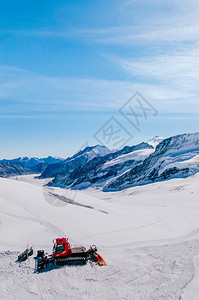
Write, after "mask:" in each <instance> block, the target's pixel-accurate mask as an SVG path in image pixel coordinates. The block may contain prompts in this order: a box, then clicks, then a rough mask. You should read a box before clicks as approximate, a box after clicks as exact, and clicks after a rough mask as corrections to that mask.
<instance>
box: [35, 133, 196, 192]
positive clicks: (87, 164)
mask: <svg viewBox="0 0 199 300" xmlns="http://www.w3.org/2000/svg"><path fill="white" fill-rule="evenodd" d="M96 147H99V146H94V147H90V148H85V149H84V150H83V151H80V152H79V153H77V154H76V155H75V156H73V157H70V158H68V159H67V160H65V161H62V162H60V163H58V164H53V165H50V166H48V167H47V168H46V170H45V171H44V172H43V173H42V174H41V177H40V178H47V177H49V178H53V179H52V181H51V182H50V183H49V185H53V186H60V187H68V188H73V189H84V188H88V187H96V188H98V187H100V188H102V189H103V191H117V190H121V189H125V188H128V187H132V186H137V185H143V184H147V183H152V182H156V181H162V180H168V179H171V178H177V177H188V176H190V175H193V174H196V173H198V172H199V133H193V134H182V135H177V136H173V137H170V138H167V139H163V138H161V137H155V138H154V139H152V140H150V141H148V142H147V143H140V144H138V145H134V146H126V147H124V148H123V149H121V150H118V151H114V152H110V153H108V154H106V151H104V152H103V155H100V154H99V155H96V156H95V157H93V156H91V154H90V152H91V153H93V151H94V150H95V149H96ZM101 147H103V146H101ZM104 150H105V147H104ZM90 157H92V159H91V158H90Z"/></svg>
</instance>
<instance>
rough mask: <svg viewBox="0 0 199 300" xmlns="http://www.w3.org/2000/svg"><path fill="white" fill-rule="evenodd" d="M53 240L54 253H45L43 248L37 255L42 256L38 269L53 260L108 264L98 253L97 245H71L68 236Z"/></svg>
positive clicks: (58, 261) (59, 263)
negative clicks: (87, 247) (87, 246)
mask: <svg viewBox="0 0 199 300" xmlns="http://www.w3.org/2000/svg"><path fill="white" fill-rule="evenodd" d="M53 242H54V246H53V254H51V255H44V251H43V250H39V251H38V254H39V255H37V256H39V257H40V258H41V259H40V261H39V262H38V267H37V269H38V270H41V269H44V268H46V267H47V264H48V263H50V262H53V261H54V262H55V265H65V264H86V263H87V261H91V262H94V263H96V264H97V265H99V266H105V265H106V263H105V261H104V259H103V258H102V257H101V255H99V254H98V253H97V247H96V246H95V245H93V246H91V247H90V249H88V250H86V248H85V247H71V245H70V243H69V242H68V239H66V238H57V239H56V240H54V241H53ZM41 253H42V254H43V255H41Z"/></svg>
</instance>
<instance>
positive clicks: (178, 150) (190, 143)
mask: <svg viewBox="0 0 199 300" xmlns="http://www.w3.org/2000/svg"><path fill="white" fill-rule="evenodd" d="M198 172H199V133H193V134H182V135H177V136H173V137H170V138H168V139H165V140H163V141H162V142H160V143H159V144H158V145H157V147H156V149H155V152H154V153H152V154H151V155H150V156H149V157H148V158H146V159H145V160H144V161H143V163H142V164H140V165H138V166H135V167H134V168H131V170H129V172H126V173H125V174H122V175H121V176H119V177H116V178H114V179H113V180H112V181H110V182H107V184H106V185H105V186H104V191H111V190H119V189H124V188H128V187H131V186H136V185H142V184H147V183H151V182H155V181H161V180H166V179H170V178H177V177H188V176H191V175H193V174H196V173H198Z"/></svg>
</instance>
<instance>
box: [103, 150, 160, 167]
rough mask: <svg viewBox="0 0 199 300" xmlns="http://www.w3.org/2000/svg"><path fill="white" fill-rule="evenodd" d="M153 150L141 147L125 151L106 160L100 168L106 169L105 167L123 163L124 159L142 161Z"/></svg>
mask: <svg viewBox="0 0 199 300" xmlns="http://www.w3.org/2000/svg"><path fill="white" fill-rule="evenodd" d="M153 152H154V149H141V150H136V151H133V152H130V153H127V154H123V155H120V156H118V157H117V158H115V159H112V160H110V161H108V162H106V163H105V164H104V165H103V166H102V169H106V168H107V167H110V166H113V165H117V164H121V163H124V162H125V161H128V160H135V161H143V160H144V159H145V158H147V157H148V156H149V155H150V154H152V153H153Z"/></svg>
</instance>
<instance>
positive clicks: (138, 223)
mask: <svg viewBox="0 0 199 300" xmlns="http://www.w3.org/2000/svg"><path fill="white" fill-rule="evenodd" d="M198 180H199V174H196V175H194V176H191V177H189V178H184V179H173V180H170V181H167V182H159V183H153V184H150V185H147V186H141V187H133V188H130V189H128V190H123V191H120V192H110V193H108V194H107V193H104V192H102V191H101V190H96V189H92V188H90V189H87V190H84V191H70V190H65V189H60V188H54V187H47V186H45V187H43V186H42V184H44V183H46V180H38V179H34V178H33V176H30V175H29V176H23V177H18V179H17V180H16V179H15V178H13V179H3V178H0V221H1V223H0V224H1V225H0V233H1V234H0V251H1V253H0V259H1V266H0V289H1V298H2V299H23V298H24V299H135V300H140V299H144V300H151V299H158V300H159V299H187V300H189V299H192V298H190V295H193V294H194V291H195V289H196V290H197V286H196V283H194V280H196V282H197V277H196V278H194V274H195V273H194V272H195V269H196V267H194V264H197V261H198V260H197V257H198V255H199V219H198V209H199V201H198V196H199V190H198ZM58 236H59V237H62V236H67V237H69V239H70V240H71V242H72V244H81V245H85V246H86V247H89V245H90V244H93V243H95V244H97V246H98V248H99V253H100V254H101V255H102V256H103V257H104V259H105V260H106V262H107V267H101V268H100V267H97V266H95V265H94V266H91V265H89V264H87V265H86V266H82V267H63V268H61V269H54V270H51V271H48V272H43V273H40V274H37V273H34V260H33V258H32V257H31V258H30V259H29V260H28V261H27V262H24V263H21V264H18V263H15V259H16V258H17V255H18V253H17V251H22V250H24V249H25V247H26V244H27V243H29V245H30V246H33V248H34V250H35V251H36V250H38V249H42V248H44V249H45V250H46V251H49V252H50V251H51V247H52V243H51V242H52V240H53V239H54V238H56V237H58ZM193 278H194V280H193ZM189 283H191V284H192V283H193V289H192V288H191V284H189ZM180 297H182V298H180ZM193 299H194V298H193Z"/></svg>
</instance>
